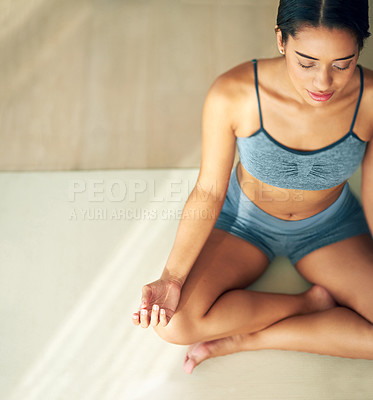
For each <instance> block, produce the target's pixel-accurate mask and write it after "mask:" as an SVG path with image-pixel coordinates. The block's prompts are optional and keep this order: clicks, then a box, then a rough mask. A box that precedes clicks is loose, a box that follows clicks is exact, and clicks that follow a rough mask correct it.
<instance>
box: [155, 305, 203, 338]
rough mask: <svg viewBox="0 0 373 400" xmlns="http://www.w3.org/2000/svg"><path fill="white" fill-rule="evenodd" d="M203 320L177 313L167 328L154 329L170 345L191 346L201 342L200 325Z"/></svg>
mask: <svg viewBox="0 0 373 400" xmlns="http://www.w3.org/2000/svg"><path fill="white" fill-rule="evenodd" d="M201 321H202V320H198V319H196V318H194V319H192V318H190V317H187V316H185V314H183V313H176V314H175V315H174V316H173V317H172V318H171V320H170V322H169V323H168V325H167V326H165V327H162V326H157V327H155V328H154V330H155V332H156V333H157V334H158V336H159V337H160V338H161V339H163V340H165V341H166V342H168V343H172V344H178V345H190V344H193V343H196V342H198V341H200V340H201V337H200V334H199V325H200V322H201Z"/></svg>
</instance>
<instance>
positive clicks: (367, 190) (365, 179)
mask: <svg viewBox="0 0 373 400" xmlns="http://www.w3.org/2000/svg"><path fill="white" fill-rule="evenodd" d="M361 199H362V203H363V207H364V212H365V216H366V218H367V221H368V225H369V229H370V233H371V234H372V235H373V139H372V140H371V141H370V142H369V143H368V147H367V150H366V153H365V157H364V160H363V165H362V184H361Z"/></svg>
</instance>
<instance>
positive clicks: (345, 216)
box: [215, 166, 370, 265]
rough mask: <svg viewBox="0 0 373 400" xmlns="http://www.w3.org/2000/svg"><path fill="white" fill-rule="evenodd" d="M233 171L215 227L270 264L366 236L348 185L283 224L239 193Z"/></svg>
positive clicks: (362, 217) (361, 211)
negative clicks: (325, 203) (320, 206)
mask: <svg viewBox="0 0 373 400" xmlns="http://www.w3.org/2000/svg"><path fill="white" fill-rule="evenodd" d="M236 169H237V166H236V168H234V169H233V171H232V174H231V178H230V182H229V187H228V192H227V197H226V199H225V202H224V205H223V208H222V211H221V213H220V215H219V218H218V220H217V222H216V224H215V228H219V229H223V230H224V231H227V232H229V233H231V234H233V235H235V236H238V237H240V238H242V239H245V240H247V241H248V242H250V243H252V244H254V245H255V246H256V247H258V248H259V249H260V250H262V251H263V252H264V253H265V254H266V255H267V257H268V258H269V260H270V261H272V260H273V258H274V257H275V256H286V257H288V258H289V259H290V261H291V263H292V264H293V265H295V264H296V263H297V262H298V261H299V260H300V259H301V258H302V257H304V256H305V255H306V254H308V253H311V252H312V251H314V250H316V249H319V248H321V247H324V246H327V245H329V244H332V243H335V242H338V241H340V240H344V239H347V238H350V237H352V236H356V235H361V234H365V233H368V234H370V231H369V227H368V224H367V222H366V220H365V215H364V212H363V209H362V207H361V205H360V203H359V201H358V199H357V198H356V197H355V196H354V194H353V193H352V192H351V190H350V187H349V184H348V182H346V184H345V185H344V187H343V190H342V192H341V194H340V196H339V197H338V199H337V200H336V201H335V202H334V203H333V204H332V205H331V206H329V207H328V208H326V209H325V210H323V211H321V212H320V213H318V214H316V215H313V216H312V217H309V218H306V219H302V220H298V221H287V220H283V219H280V218H276V217H274V216H272V215H270V214H268V213H266V212H265V211H263V210H262V209H260V208H259V207H258V206H256V205H255V204H254V203H253V202H252V201H251V200H249V198H248V197H247V196H246V195H245V194H244V192H243V191H242V189H241V187H240V185H239V183H238V180H237V174H236Z"/></svg>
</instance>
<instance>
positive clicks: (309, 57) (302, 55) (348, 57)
mask: <svg viewBox="0 0 373 400" xmlns="http://www.w3.org/2000/svg"><path fill="white" fill-rule="evenodd" d="M295 52H296V53H297V54H298V55H299V56H301V57H304V58H308V59H310V60H316V61H319V59H318V58H314V57H311V56H307V55H306V54H302V53H299V51H295ZM352 57H355V54H352V55H350V56H347V57H342V58H337V59H336V60H333V61H343V60H349V59H350V58H352Z"/></svg>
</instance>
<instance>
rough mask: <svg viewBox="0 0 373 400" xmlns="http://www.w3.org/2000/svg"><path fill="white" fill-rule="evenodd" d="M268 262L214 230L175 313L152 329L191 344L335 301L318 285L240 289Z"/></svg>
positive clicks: (171, 339)
mask: <svg viewBox="0 0 373 400" xmlns="http://www.w3.org/2000/svg"><path fill="white" fill-rule="evenodd" d="M267 266H268V258H267V256H265V255H264V253H263V252H262V251H261V250H259V249H257V248H256V247H255V246H254V245H252V244H251V243H248V242H246V241H245V240H243V239H240V238H237V237H235V236H233V235H231V234H229V233H227V232H225V231H222V230H219V229H214V230H213V232H212V233H211V235H210V237H209V239H208V241H207V242H206V245H205V246H204V248H203V250H202V251H201V254H200V256H199V257H198V259H197V261H196V263H195V265H194V266H193V268H192V270H191V272H190V274H189V276H188V278H187V280H186V282H185V284H184V286H183V289H182V293H181V299H180V303H179V306H178V308H177V310H176V313H175V314H174V316H173V318H172V319H171V321H170V323H169V324H168V325H167V326H166V327H161V326H158V327H156V328H154V329H155V330H156V332H157V333H158V334H159V336H161V337H162V338H163V339H164V340H166V341H168V342H171V343H176V344H191V343H196V342H200V341H206V340H213V339H219V338H224V337H227V336H231V335H237V334H243V333H249V332H254V331H258V330H260V329H263V328H265V327H267V326H269V325H271V324H273V323H275V322H277V321H279V320H282V319H284V318H287V317H289V316H293V315H301V314H305V313H309V312H314V311H318V310H325V309H329V308H331V307H333V306H334V305H335V303H334V301H333V299H332V297H331V296H330V295H329V293H328V292H327V291H326V290H325V289H323V288H322V287H319V286H316V287H313V288H311V289H310V290H309V291H307V292H305V293H302V294H298V295H285V294H274V293H260V292H254V291H248V290H244V288H246V287H247V286H249V285H250V284H251V283H252V282H254V281H255V280H256V279H257V278H258V277H259V276H260V275H261V274H262V273H263V272H264V270H265V269H266V267H267Z"/></svg>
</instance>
